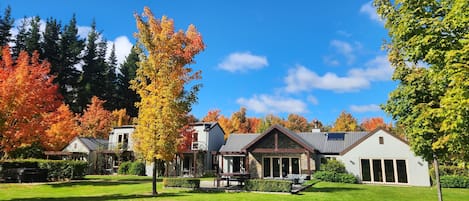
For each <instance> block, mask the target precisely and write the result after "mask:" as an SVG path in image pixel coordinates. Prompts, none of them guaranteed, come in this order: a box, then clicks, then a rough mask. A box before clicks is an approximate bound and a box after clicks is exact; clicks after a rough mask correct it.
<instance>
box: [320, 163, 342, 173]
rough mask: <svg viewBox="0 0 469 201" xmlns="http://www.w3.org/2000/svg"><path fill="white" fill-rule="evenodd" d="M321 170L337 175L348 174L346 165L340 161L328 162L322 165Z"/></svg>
mask: <svg viewBox="0 0 469 201" xmlns="http://www.w3.org/2000/svg"><path fill="white" fill-rule="evenodd" d="M321 170H323V171H328V172H336V173H346V172H347V171H346V170H345V165H344V163H342V162H341V161H338V160H327V161H326V163H325V164H321Z"/></svg>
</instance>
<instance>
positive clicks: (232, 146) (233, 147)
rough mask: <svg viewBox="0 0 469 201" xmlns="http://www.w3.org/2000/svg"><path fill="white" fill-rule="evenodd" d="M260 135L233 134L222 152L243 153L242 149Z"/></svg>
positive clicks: (221, 149) (222, 147)
mask: <svg viewBox="0 0 469 201" xmlns="http://www.w3.org/2000/svg"><path fill="white" fill-rule="evenodd" d="M257 136H259V134H253V133H251V134H231V135H230V136H229V137H228V139H227V140H226V143H225V145H223V146H221V148H220V152H241V149H242V148H243V147H244V146H246V145H247V144H249V143H250V142H252V141H253V140H254V139H256V137H257Z"/></svg>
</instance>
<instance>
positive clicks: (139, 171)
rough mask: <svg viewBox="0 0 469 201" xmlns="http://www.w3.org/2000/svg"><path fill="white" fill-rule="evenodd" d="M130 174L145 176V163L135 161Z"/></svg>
mask: <svg viewBox="0 0 469 201" xmlns="http://www.w3.org/2000/svg"><path fill="white" fill-rule="evenodd" d="M128 174H130V175H137V176H144V175H145V164H144V163H142V162H138V161H135V162H133V163H131V164H130V167H129V170H128Z"/></svg>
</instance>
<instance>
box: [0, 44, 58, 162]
mask: <svg viewBox="0 0 469 201" xmlns="http://www.w3.org/2000/svg"><path fill="white" fill-rule="evenodd" d="M49 70H50V65H49V63H48V62H46V61H39V55H38V53H37V52H34V53H33V55H32V56H31V57H30V56H29V55H28V53H26V52H24V51H22V52H21V53H20V54H19V56H18V58H17V59H16V60H14V59H13V58H12V55H11V53H10V51H9V47H8V46H5V47H4V48H3V51H2V57H1V60H0V150H2V151H3V152H4V153H5V155H4V157H8V153H9V152H11V151H13V150H15V149H16V148H18V147H20V146H28V145H31V144H32V143H34V142H39V140H40V139H41V136H40V135H41V134H43V133H44V132H45V130H46V129H47V126H48V125H47V124H46V123H44V122H45V121H44V117H45V115H46V114H48V113H50V112H53V111H55V110H56V109H57V108H58V107H59V106H60V104H61V97H60V95H59V94H58V92H57V88H58V87H57V85H54V84H53V79H54V77H53V76H49V75H48V73H49Z"/></svg>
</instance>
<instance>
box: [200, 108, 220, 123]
mask: <svg viewBox="0 0 469 201" xmlns="http://www.w3.org/2000/svg"><path fill="white" fill-rule="evenodd" d="M220 115H221V114H220V110H219V109H215V110H210V111H208V113H207V115H205V117H204V118H202V122H217V121H218V120H219V118H220Z"/></svg>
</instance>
